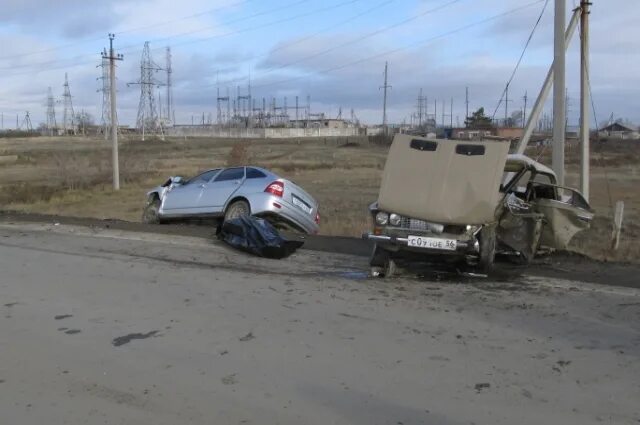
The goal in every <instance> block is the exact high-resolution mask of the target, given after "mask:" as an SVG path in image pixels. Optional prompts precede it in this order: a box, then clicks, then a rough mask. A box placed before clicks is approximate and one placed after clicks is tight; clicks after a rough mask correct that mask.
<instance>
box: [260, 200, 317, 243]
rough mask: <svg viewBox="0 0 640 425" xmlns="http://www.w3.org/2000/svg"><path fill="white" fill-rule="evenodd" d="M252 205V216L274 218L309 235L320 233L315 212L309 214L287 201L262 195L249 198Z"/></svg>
mask: <svg viewBox="0 0 640 425" xmlns="http://www.w3.org/2000/svg"><path fill="white" fill-rule="evenodd" d="M249 203H250V204H251V214H253V215H256V216H273V217H275V218H276V219H278V220H282V221H284V222H287V223H290V224H292V225H293V227H296V228H298V229H299V230H302V231H304V232H306V233H308V234H316V233H318V230H319V226H318V224H317V223H316V222H315V220H314V218H315V213H316V212H315V211H312V214H308V213H306V212H304V211H302V210H301V209H300V208H299V207H297V206H295V205H293V204H291V203H289V202H287V201H285V200H284V199H282V198H280V197H278V196H274V195H271V194H269V193H261V194H257V195H256V196H251V197H250V198H249Z"/></svg>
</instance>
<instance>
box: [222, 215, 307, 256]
mask: <svg viewBox="0 0 640 425" xmlns="http://www.w3.org/2000/svg"><path fill="white" fill-rule="evenodd" d="M218 238H219V239H221V240H223V241H225V242H226V243H228V244H229V245H231V246H232V247H234V248H237V249H240V250H242V251H246V252H249V253H251V254H254V255H257V256H259V257H266V258H276V259H280V258H285V257H288V256H289V255H291V254H293V253H294V252H295V250H296V249H298V248H300V247H301V246H302V245H303V244H304V242H302V241H292V240H288V239H285V238H284V237H282V236H281V235H280V233H278V231H277V230H276V229H275V227H273V226H272V225H271V223H269V222H268V221H266V220H264V219H262V218H257V217H253V216H247V217H238V218H234V219H233V220H229V221H225V222H224V224H223V225H222V229H221V230H220V234H219V235H218Z"/></svg>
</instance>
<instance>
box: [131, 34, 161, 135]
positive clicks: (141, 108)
mask: <svg viewBox="0 0 640 425" xmlns="http://www.w3.org/2000/svg"><path fill="white" fill-rule="evenodd" d="M161 70H162V68H160V67H159V66H158V65H156V64H155V63H154V62H153V59H152V58H151V49H150V48H149V42H148V41H146V42H145V43H144V49H143V50H142V58H141V59H140V80H139V81H137V82H135V83H129V85H134V84H138V85H140V103H139V105H138V117H137V120H136V126H137V127H138V129H139V130H140V131H141V132H142V133H143V135H144V133H145V132H147V133H159V134H162V124H161V122H160V119H159V117H158V110H157V109H156V101H155V96H154V93H153V88H154V86H156V87H159V86H163V85H164V83H161V82H159V81H157V80H156V79H155V76H154V75H155V73H156V72H158V71H161Z"/></svg>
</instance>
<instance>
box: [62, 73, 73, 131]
mask: <svg viewBox="0 0 640 425" xmlns="http://www.w3.org/2000/svg"><path fill="white" fill-rule="evenodd" d="M63 87H64V92H63V94H62V102H63V105H64V111H63V113H62V128H63V129H64V134H69V133H73V134H74V135H75V134H76V126H75V114H74V112H73V102H72V101H71V90H70V89H69V78H68V77H67V73H66V72H65V74H64V86H63Z"/></svg>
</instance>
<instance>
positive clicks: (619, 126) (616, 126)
mask: <svg viewBox="0 0 640 425" xmlns="http://www.w3.org/2000/svg"><path fill="white" fill-rule="evenodd" d="M600 131H638V129H637V128H636V127H634V126H632V125H628V124H623V123H620V122H614V123H613V124H609V125H608V126H606V127H603V128H601V129H600Z"/></svg>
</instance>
